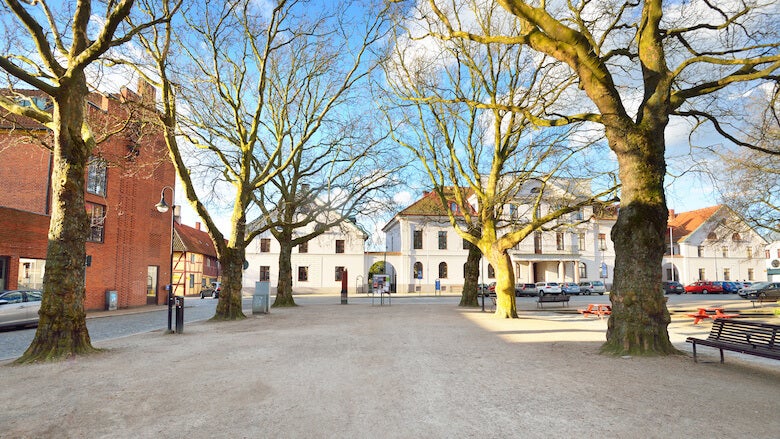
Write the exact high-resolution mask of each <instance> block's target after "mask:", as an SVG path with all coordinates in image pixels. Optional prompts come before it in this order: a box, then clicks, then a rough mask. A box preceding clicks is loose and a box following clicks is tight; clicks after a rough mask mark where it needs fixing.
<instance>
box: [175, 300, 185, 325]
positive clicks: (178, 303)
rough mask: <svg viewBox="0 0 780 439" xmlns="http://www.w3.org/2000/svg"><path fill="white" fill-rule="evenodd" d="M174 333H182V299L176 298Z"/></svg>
mask: <svg viewBox="0 0 780 439" xmlns="http://www.w3.org/2000/svg"><path fill="white" fill-rule="evenodd" d="M175 301H176V333H177V334H181V333H182V332H184V297H182V296H176V297H175Z"/></svg>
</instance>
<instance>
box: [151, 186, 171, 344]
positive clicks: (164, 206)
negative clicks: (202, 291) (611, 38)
mask: <svg viewBox="0 0 780 439" xmlns="http://www.w3.org/2000/svg"><path fill="white" fill-rule="evenodd" d="M165 189H170V190H171V206H173V207H174V208H173V209H172V210H171V251H170V262H171V264H170V272H169V273H170V283H168V333H169V334H170V333H172V332H173V329H172V315H173V235H174V233H173V216H174V214H175V213H176V206H175V205H174V204H173V203H174V199H175V196H174V195H175V192H174V190H173V188H172V187H171V186H164V187H163V188H162V190H161V191H160V202H159V203H157V204H155V205H154V207H156V208H157V211H158V212H160V213H165V212H167V211H168V210H169V209H170V208H171V206H169V205H168V203H166V202H165Z"/></svg>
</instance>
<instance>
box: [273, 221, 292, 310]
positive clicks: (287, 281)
mask: <svg viewBox="0 0 780 439" xmlns="http://www.w3.org/2000/svg"><path fill="white" fill-rule="evenodd" d="M286 235H287V236H280V238H279V246H280V250H279V281H278V283H277V284H276V300H274V304H273V306H274V307H277V306H295V299H293V295H292V247H293V246H292V232H291V231H290V233H287V234H286Z"/></svg>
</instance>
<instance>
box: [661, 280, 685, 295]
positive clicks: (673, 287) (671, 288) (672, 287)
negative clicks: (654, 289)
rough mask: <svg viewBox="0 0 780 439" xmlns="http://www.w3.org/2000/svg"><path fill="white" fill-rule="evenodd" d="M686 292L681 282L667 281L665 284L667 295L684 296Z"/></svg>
mask: <svg viewBox="0 0 780 439" xmlns="http://www.w3.org/2000/svg"><path fill="white" fill-rule="evenodd" d="M684 292H685V287H684V286H683V284H681V283H680V282H675V281H667V282H664V293H665V294H682V293H684Z"/></svg>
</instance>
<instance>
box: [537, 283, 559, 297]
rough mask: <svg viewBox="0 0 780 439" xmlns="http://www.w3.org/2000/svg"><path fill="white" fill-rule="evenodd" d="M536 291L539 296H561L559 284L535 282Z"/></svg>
mask: <svg viewBox="0 0 780 439" xmlns="http://www.w3.org/2000/svg"><path fill="white" fill-rule="evenodd" d="M536 291H537V292H538V293H539V295H540V296H544V295H545V294H561V284H559V283H558V282H537V283H536Z"/></svg>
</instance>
